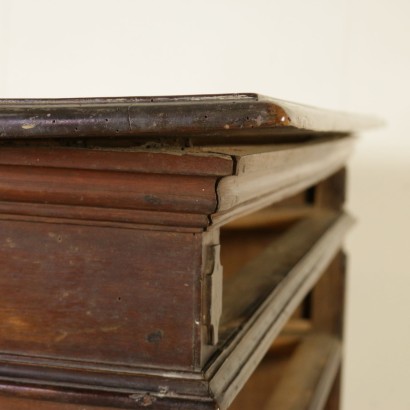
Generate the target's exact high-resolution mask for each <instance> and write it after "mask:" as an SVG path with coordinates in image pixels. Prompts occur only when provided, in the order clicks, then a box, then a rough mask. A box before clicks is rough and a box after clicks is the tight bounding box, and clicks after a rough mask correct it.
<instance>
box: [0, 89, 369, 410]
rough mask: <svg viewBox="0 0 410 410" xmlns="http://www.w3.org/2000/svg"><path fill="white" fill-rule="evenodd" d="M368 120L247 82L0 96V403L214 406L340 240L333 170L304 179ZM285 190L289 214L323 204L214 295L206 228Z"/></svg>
mask: <svg viewBox="0 0 410 410" xmlns="http://www.w3.org/2000/svg"><path fill="white" fill-rule="evenodd" d="M374 124H376V122H375V121H373V120H369V119H366V118H364V117H360V116H351V115H346V114H340V113H334V112H329V111H323V110H319V109H316V108H311V107H306V106H302V105H296V104H293V103H287V102H283V101H279V100H273V99H269V98H267V97H263V96H259V95H257V94H226V95H209V96H179V97H178V96H176V97H131V98H106V99H104V98H96V99H63V100H0V260H1V264H0V299H1V303H0V380H1V383H0V408H3V407H4V408H7V407H10V408H11V409H10V410H27V408H30V406H34V407H35V408H39V409H44V410H71V409H73V410H74V409H87V410H100V409H102V408H107V409H111V408H112V409H114V408H118V409H121V408H128V409H133V408H141V407H149V408H151V409H153V410H163V409H169V408H178V409H188V408H189V409H192V408H196V409H201V410H205V409H209V410H210V409H217V408H218V409H222V410H224V409H226V408H227V407H228V406H229V404H230V403H231V402H232V400H233V399H234V397H235V396H236V395H237V393H238V390H239V389H240V388H241V387H242V386H243V385H244V383H245V382H246V380H247V379H248V378H249V376H250V374H251V373H252V371H253V370H254V369H255V367H256V366H257V364H258V363H259V361H260V360H261V358H262V356H263V355H264V353H265V352H266V351H267V350H268V349H269V346H271V344H272V341H273V339H274V338H275V336H276V335H277V334H278V333H279V331H280V330H281V328H282V327H283V326H284V324H285V322H286V320H287V319H288V318H289V317H290V316H291V315H292V312H293V311H294V309H295V308H296V307H297V306H298V304H299V303H300V302H301V300H302V298H303V297H305V295H306V294H307V293H308V292H309V291H310V289H311V288H312V287H313V286H314V284H315V283H316V282H317V280H318V279H319V277H320V276H321V275H322V273H323V271H324V270H325V268H326V266H327V265H328V264H329V262H330V260H331V259H332V257H333V256H334V255H335V254H336V253H337V251H338V249H339V248H340V244H341V241H342V238H343V236H344V234H345V232H346V230H347V229H348V227H349V226H350V219H349V218H348V217H347V216H346V215H344V214H343V213H342V212H340V210H341V202H342V196H343V195H342V189H341V187H342V186H343V184H344V179H343V178H341V177H339V176H338V175H341V174H340V173H339V174H337V176H335V177H334V178H333V179H331V180H328V181H327V182H326V181H325V182H323V183H320V181H322V180H324V179H326V178H328V177H329V176H330V175H331V174H332V173H335V172H336V171H337V170H339V169H341V168H342V167H343V166H344V164H345V162H346V160H347V158H348V156H349V154H350V152H351V149H352V145H353V143H354V138H352V137H351V136H349V135H348V134H350V133H351V132H353V131H356V130H359V129H362V128H363V127H368V126H372V125H374ZM318 183H320V184H319V187H318V189H311V188H309V187H311V186H312V185H314V184H318ZM338 184H339V185H338ZM306 189H308V191H307V193H303V192H302V191H303V190H306ZM297 193H299V197H298V201H297V204H299V205H302V206H303V212H302V213H301V212H296V213H291V215H290V217H289V215H287V220H289V221H290V222H294V220H295V218H296V219H297V218H301V217H302V216H306V215H311V213H312V212H311V210H312V208H314V207H315V206H318V205H319V206H320V207H321V208H326V207H327V208H332V209H333V210H336V214H337V215H339V217H330V219H329V218H328V219H326V218H324V219H321V220H320V222H319V221H318V220H316V222H315V221H313V225H312V223H311V224H309V223H307V225H306V224H303V223H302V231H301V230H298V228H297V226H299V227H300V225H295V229H294V230H293V231H292V229H291V230H290V231H289V232H288V234H285V235H284V237H282V240H281V241H279V240H278V241H277V242H275V243H273V244H271V245H269V248H268V250H267V251H266V252H265V253H261V256H259V257H257V259H256V260H255V261H254V262H250V264H249V266H248V267H244V268H243V270H242V272H241V273H240V274H239V275H238V276H236V278H234V276H232V278H231V279H229V280H227V281H226V282H225V287H226V289H225V296H224V298H223V297H222V289H221V283H222V267H221V263H220V262H221V261H220V257H219V248H220V246H221V245H222V246H223V241H222V242H220V237H219V231H220V227H222V226H223V225H225V224H226V223H228V222H230V221H233V220H234V219H236V218H238V217H239V216H244V215H248V214H249V213H251V212H254V211H256V210H259V209H261V208H263V207H265V206H270V205H271V204H272V203H274V202H277V201H279V200H282V199H284V198H288V197H289V196H291V195H294V194H297ZM314 202H315V205H314V204H313V203H314ZM307 209H309V211H308V212H306V210H307ZM295 215H296V216H295ZM320 215H322V217H323V216H325V215H329V214H327V213H326V212H321V213H320ZM333 215H335V214H333ZM285 216H286V215H285ZM281 218H282V219H283V215H282V216H281ZM312 218H313V219H314V217H312ZM274 219H275V218H274ZM276 219H277V218H276ZM285 219H286V218H285ZM247 220H248V222H246V223H247V224H249V221H251V222H250V223H251V224H253V223H254V222H255V220H253V222H252V218H248V219H247ZM311 222H312V219H311ZM257 223H258V225H259V227H260V226H261V225H262V223H261V219H260V218H259V220H258V222H257ZM270 223H272V220H271V221H270ZM239 225H240V224H239ZM239 225H238V226H239ZM245 225H246V224H245ZM232 226H234V225H232ZM232 226H231V232H234V229H238V226H237V228H232ZM243 228H244V226H243V225H242V226H239V229H243ZM292 232H293V233H292ZM286 235H287V236H286ZM286 238H288V239H286ZM222 239H223V237H222ZM265 239H266V238H265ZM265 239H263V240H262V241H261V242H260V243H259V245H260V244H262V242H263V243H264V242H265ZM259 245H258V246H259ZM294 245H298V246H296V247H294V248H293V249H291V248H292V246H294ZM299 245H300V246H299ZM296 248H297V249H296ZM237 252H241V250H240V248H238V250H237ZM332 266H333V265H332ZM337 283H339V282H337V281H336V282H335V281H333V280H330V281H328V280H327V279H326V280H325V279H324V281H321V282H319V285H318V292H317V293H316V296H317V298H316V299H315V298H314V299H313V305H312V306H313V310H316V309H317V306H319V305H320V303H318V297H319V296H320V295H321V294H323V293H324V292H326V289H330V288H334V287H335V286H337ZM224 299H225V300H224ZM339 302H340V301H339ZM320 306H322V305H320ZM221 310H222V312H221ZM329 312H330V313H331V315H330V316H329V317H327V316H326V315H322V316H320V315H317V316H316V317H315V318H314V321H313V325H314V326H316V328H323V329H324V330H326V331H328V330H333V327H332V326H333V325H334V318H335V315H336V316H337V315H339V314H340V312H341V309H339V308H338V307H337V306H336V307H335V309H330V311H329ZM221 314H222V325H223V326H222V327H221V328H220V329H219V321H220V317H221ZM337 317H339V316H337ZM337 323H341V322H340V321H339V322H337ZM337 326H339V325H337ZM339 327H340V326H339ZM218 336H219V337H220V340H219V341H218ZM336 387H337V386H336ZM331 399H332V398H331ZM335 400H336V396H335V397H334V400H333V401H335Z"/></svg>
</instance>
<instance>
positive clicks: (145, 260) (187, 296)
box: [0, 221, 202, 369]
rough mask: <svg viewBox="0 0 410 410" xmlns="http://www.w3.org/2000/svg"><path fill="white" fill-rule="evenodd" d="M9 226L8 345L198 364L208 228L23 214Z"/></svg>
mask: <svg viewBox="0 0 410 410" xmlns="http://www.w3.org/2000/svg"><path fill="white" fill-rule="evenodd" d="M0 227H1V240H0V256H1V260H2V274H1V276H0V289H1V290H2V297H1V306H0V317H1V321H0V351H1V352H2V353H8V354H15V355H25V356H26V355H31V356H33V357H47V358H55V359H61V360H64V359H70V360H85V361H89V362H98V363H111V364H127V365H128V366H129V365H135V366H138V365H139V366H141V365H144V366H162V367H163V366H172V368H178V367H179V368H184V369H193V368H194V367H197V366H199V363H198V361H197V359H195V355H194V352H193V351H192V346H193V345H194V346H195V345H197V344H198V343H199V341H198V334H197V333H198V332H197V330H196V327H198V326H195V321H198V320H199V317H198V316H197V315H198V313H197V312H195V310H194V306H196V305H197V304H198V303H199V302H200V300H198V298H199V296H198V295H199V294H200V286H201V285H200V272H201V263H202V262H201V247H202V238H201V234H195V233H194V234H193V233H172V232H155V231H141V230H132V229H119V228H99V227H91V226H86V227H84V226H75V225H62V224H43V223H33V222H17V221H12V222H11V221H10V222H9V221H1V222H0ZM27 232H30V234H29V235H27ZM195 255H196V257H195ZM171 267H172V269H171ZM152 294H155V295H156V297H157V299H156V301H155V302H153V301H152V299H151V298H152ZM154 303H155V309H153V306H154ZM177 318H178V320H177ZM113 339H115V343H111V342H110V341H111V340H113ZM91 341H92V342H91ZM196 349H197V347H196ZM0 360H1V356H0Z"/></svg>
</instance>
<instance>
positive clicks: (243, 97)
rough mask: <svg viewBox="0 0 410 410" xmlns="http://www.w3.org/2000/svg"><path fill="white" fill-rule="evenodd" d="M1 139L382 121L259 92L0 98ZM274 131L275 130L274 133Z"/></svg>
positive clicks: (353, 127)
mask: <svg viewBox="0 0 410 410" xmlns="http://www.w3.org/2000/svg"><path fill="white" fill-rule="evenodd" d="M0 111H1V114H2V121H1V128H0V138H2V139H11V138H14V139H16V138H26V139H27V138H44V137H48V138H50V137H53V138H80V137H81V138H83V137H87V138H95V137H121V136H134V137H141V136H157V137H170V136H171V137H175V136H188V137H193V136H198V137H206V136H218V137H219V138H221V137H223V136H232V135H233V136H235V135H247V136H248V135H249V136H260V135H266V136H269V137H271V136H272V133H273V132H276V133H281V132H282V133H283V132H286V133H288V134H290V135H295V134H301V133H302V134H303V133H305V134H306V132H309V131H310V132H311V131H315V132H333V133H346V132H351V131H357V130H358V129H363V128H368V127H371V126H375V125H378V123H379V121H377V120H374V119H371V118H365V117H363V116H354V115H351V114H349V115H348V114H342V113H337V112H332V111H325V110H320V109H317V108H314V107H309V106H305V105H298V104H294V103H289V102H285V101H282V100H275V99H272V98H268V97H265V96H261V95H258V94H250V93H249V94H220V95H202V96H173V97H128V98H88V99H87V98H78V99H54V100H53V99H48V100H47V99H37V100H12V99H8V100H6V99H3V100H0ZM272 131H273V132H272Z"/></svg>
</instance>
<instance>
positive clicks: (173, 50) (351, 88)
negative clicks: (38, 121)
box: [0, 0, 410, 410]
mask: <svg viewBox="0 0 410 410" xmlns="http://www.w3.org/2000/svg"><path fill="white" fill-rule="evenodd" d="M409 15H410V2H409V1H408V0H376V1H374V0H373V1H371V0H354V1H353V0H332V1H329V0H327V1H326V0H311V1H306V0H288V1H279V0H271V1H266V0H253V1H244V0H235V1H234V0H219V1H214V0H208V1H206V2H203V1H202V2H199V1H193V0H174V1H171V0H151V1H141V0H140V1H138V0H134V1H129V0H117V1H103V0H98V1H97V0H70V1H61V0H60V1H55V0H36V1H30V0H0V97H80V96H115V95H121V96H123V95H161V94H162V95H164V94H186V93H216V92H243V91H252V92H259V93H262V94H267V95H270V96H272V97H277V98H281V99H288V100H294V101H296V102H303V103H308V104H313V105H318V106H322V107H327V108H335V109H343V110H350V111H358V112H365V113H373V114H376V115H378V116H380V117H382V118H384V119H385V120H386V122H387V125H386V127H385V128H384V129H382V130H381V131H377V132H371V133H370V132H369V133H367V134H366V135H363V136H362V139H361V141H360V143H359V145H358V148H357V150H356V155H355V156H354V158H353V159H352V161H351V167H350V200H349V207H350V210H351V212H352V213H353V214H354V215H355V216H356V217H357V219H358V225H357V226H356V228H355V230H354V231H353V232H352V235H351V236H350V239H349V242H348V248H349V251H350V276H349V294H348V310H347V323H346V338H347V340H346V352H345V353H346V366H345V373H344V389H343V403H344V406H343V408H344V409H345V410H350V409H353V410H367V409H369V410H370V409H371V410H377V409H383V410H384V409H386V410H401V409H403V410H408V409H410V394H408V390H409V387H410V349H409V348H410V302H409V296H408V295H409V290H410V272H409V270H410V269H409V267H408V264H409V256H408V255H409V253H410V245H409V237H408V232H409V231H410V217H409V209H410V164H409V154H410V138H409V136H408V135H407V134H408V132H407V129H408V124H407V123H406V121H408V117H410V108H409V103H408V102H407V98H408V95H409V94H410V93H409V92H410V82H409V81H410V80H409V73H410V26H409V22H408V17H409ZM0 155H1V153H0Z"/></svg>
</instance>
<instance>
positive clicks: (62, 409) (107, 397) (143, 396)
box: [0, 383, 216, 410]
mask: <svg viewBox="0 0 410 410" xmlns="http://www.w3.org/2000/svg"><path fill="white" fill-rule="evenodd" d="M0 394H1V395H0V406H1V408H2V409H7V410H32V409H36V410H37V409H38V410H115V409H141V408H146V407H148V408H150V409H154V408H155V409H157V410H168V409H170V408H178V409H181V410H189V409H191V408H192V405H193V404H194V405H195V408H196V409H199V410H216V408H215V405H214V403H212V401H211V400H210V399H197V400H196V401H195V402H190V401H189V400H179V399H178V398H172V397H167V392H166V390H165V389H164V388H163V390H162V393H160V394H159V395H151V394H149V393H147V392H138V391H134V392H129V393H110V392H103V391H93V390H90V389H88V390H85V389H82V390H80V389H59V388H55V387H51V386H42V387H38V386H36V385H30V384H24V385H23V384H22V385H18V384H8V383H3V384H1V385H0Z"/></svg>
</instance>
